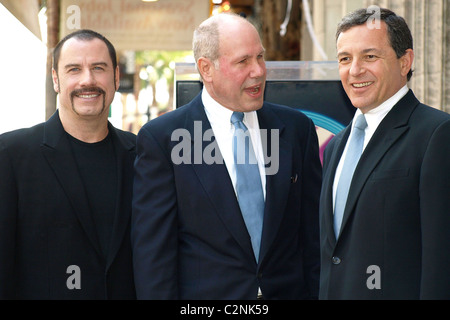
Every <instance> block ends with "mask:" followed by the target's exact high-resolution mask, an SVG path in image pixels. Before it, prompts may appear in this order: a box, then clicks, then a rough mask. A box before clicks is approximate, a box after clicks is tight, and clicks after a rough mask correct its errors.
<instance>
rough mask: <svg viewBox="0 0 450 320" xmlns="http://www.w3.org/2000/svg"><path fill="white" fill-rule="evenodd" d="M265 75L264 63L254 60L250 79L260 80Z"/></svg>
mask: <svg viewBox="0 0 450 320" xmlns="http://www.w3.org/2000/svg"><path fill="white" fill-rule="evenodd" d="M265 74H266V63H265V61H264V60H256V61H255V62H254V63H253V66H252V71H251V74H250V76H251V77H252V78H260V77H262V76H264V75H265Z"/></svg>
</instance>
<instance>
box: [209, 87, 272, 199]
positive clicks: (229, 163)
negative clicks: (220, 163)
mask: <svg viewBox="0 0 450 320" xmlns="http://www.w3.org/2000/svg"><path fill="white" fill-rule="evenodd" d="M202 102H203V105H204V106H205V112H206V116H207V117H208V120H209V123H210V124H211V128H212V130H213V132H214V136H215V138H216V141H217V145H218V146H219V150H220V153H221V154H222V157H223V160H224V162H225V165H226V167H227V170H228V173H229V175H230V178H231V181H232V183H233V187H234V191H235V192H236V168H235V165H234V157H233V133H234V126H233V124H232V123H231V115H232V114H233V111H232V110H230V109H228V108H225V107H224V106H222V105H221V104H219V103H218V102H217V101H215V100H214V99H213V98H212V97H211V96H210V95H209V93H208V91H207V90H206V89H203V90H202ZM243 122H244V124H245V125H246V126H247V128H248V131H249V133H250V137H251V139H252V144H253V149H254V151H255V155H256V159H257V161H258V167H259V173H260V176H261V184H262V189H263V193H264V199H265V197H266V187H265V186H266V175H265V167H264V153H263V148H262V142H261V132H260V130H259V123H258V116H257V114H256V111H251V112H244V120H243Z"/></svg>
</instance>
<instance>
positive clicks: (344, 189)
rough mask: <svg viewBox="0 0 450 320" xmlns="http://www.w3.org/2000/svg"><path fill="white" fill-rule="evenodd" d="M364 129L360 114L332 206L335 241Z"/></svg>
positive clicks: (357, 159)
mask: <svg viewBox="0 0 450 320" xmlns="http://www.w3.org/2000/svg"><path fill="white" fill-rule="evenodd" d="M366 127H367V122H366V118H365V117H364V115H363V114H360V115H359V116H358V118H356V122H355V126H354V127H353V131H352V132H351V137H350V142H349V145H348V148H347V155H346V156H345V161H344V165H343V167H342V172H341V176H340V178H339V182H338V186H337V190H336V201H335V205H334V234H335V236H336V239H337V238H338V236H339V232H340V230H341V224H342V218H343V217H344V209H345V205H346V203H347V196H348V191H349V189H350V183H351V181H352V178H353V172H354V171H355V168H356V165H357V164H358V161H359V158H360V157H361V153H362V150H363V145H364V130H365V129H366Z"/></svg>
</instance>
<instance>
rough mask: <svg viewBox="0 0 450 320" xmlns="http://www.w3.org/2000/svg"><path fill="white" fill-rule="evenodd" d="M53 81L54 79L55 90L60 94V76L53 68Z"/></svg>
mask: <svg viewBox="0 0 450 320" xmlns="http://www.w3.org/2000/svg"><path fill="white" fill-rule="evenodd" d="M52 79H53V90H55V92H56V93H59V81H58V74H57V73H56V71H55V69H53V68H52Z"/></svg>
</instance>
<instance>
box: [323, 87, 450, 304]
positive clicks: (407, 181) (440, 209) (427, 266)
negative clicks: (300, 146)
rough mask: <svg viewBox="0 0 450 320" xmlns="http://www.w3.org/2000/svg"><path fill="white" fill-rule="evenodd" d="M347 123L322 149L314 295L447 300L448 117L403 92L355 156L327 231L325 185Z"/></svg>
mask: <svg viewBox="0 0 450 320" xmlns="http://www.w3.org/2000/svg"><path fill="white" fill-rule="evenodd" d="M349 133H350V126H348V127H347V128H346V129H344V130H343V131H342V132H340V133H339V134H337V135H336V136H335V137H334V139H333V140H332V141H331V142H330V143H329V144H328V146H327V148H326V150H325V153H324V168H323V169H324V177H323V185H322V194H321V200H320V228H321V276H320V277H321V281H320V298H321V299H421V298H423V299H449V298H450V250H449V248H450V115H448V114H447V113H445V112H442V111H439V110H436V109H433V108H431V107H428V106H426V105H424V104H421V103H420V102H419V101H418V100H417V99H416V97H415V96H414V94H413V92H412V91H411V90H410V91H409V92H408V93H407V95H406V96H404V97H403V98H402V99H401V100H400V101H399V102H398V103H397V104H396V105H395V106H394V107H393V109H392V110H391V111H390V112H389V113H388V114H387V115H386V117H385V118H384V119H383V121H382V122H381V123H380V125H379V127H378V128H377V130H376V131H375V133H374V135H373V136H372V138H371V140H370V142H369V144H368V145H367V147H366V148H365V150H364V152H363V154H362V155H361V158H360V161H359V163H358V165H357V167H356V169H355V173H354V176H353V180H352V184H351V187H350V191H349V196H348V200H347V205H346V208H345V210H344V218H343V221H342V227H341V232H340V234H339V238H338V239H337V241H336V239H335V234H334V230H333V205H332V190H333V180H334V175H335V172H336V167H337V165H338V163H339V159H340V157H341V155H342V152H343V150H344V147H345V144H346V142H347V139H348V137H349Z"/></svg>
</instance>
